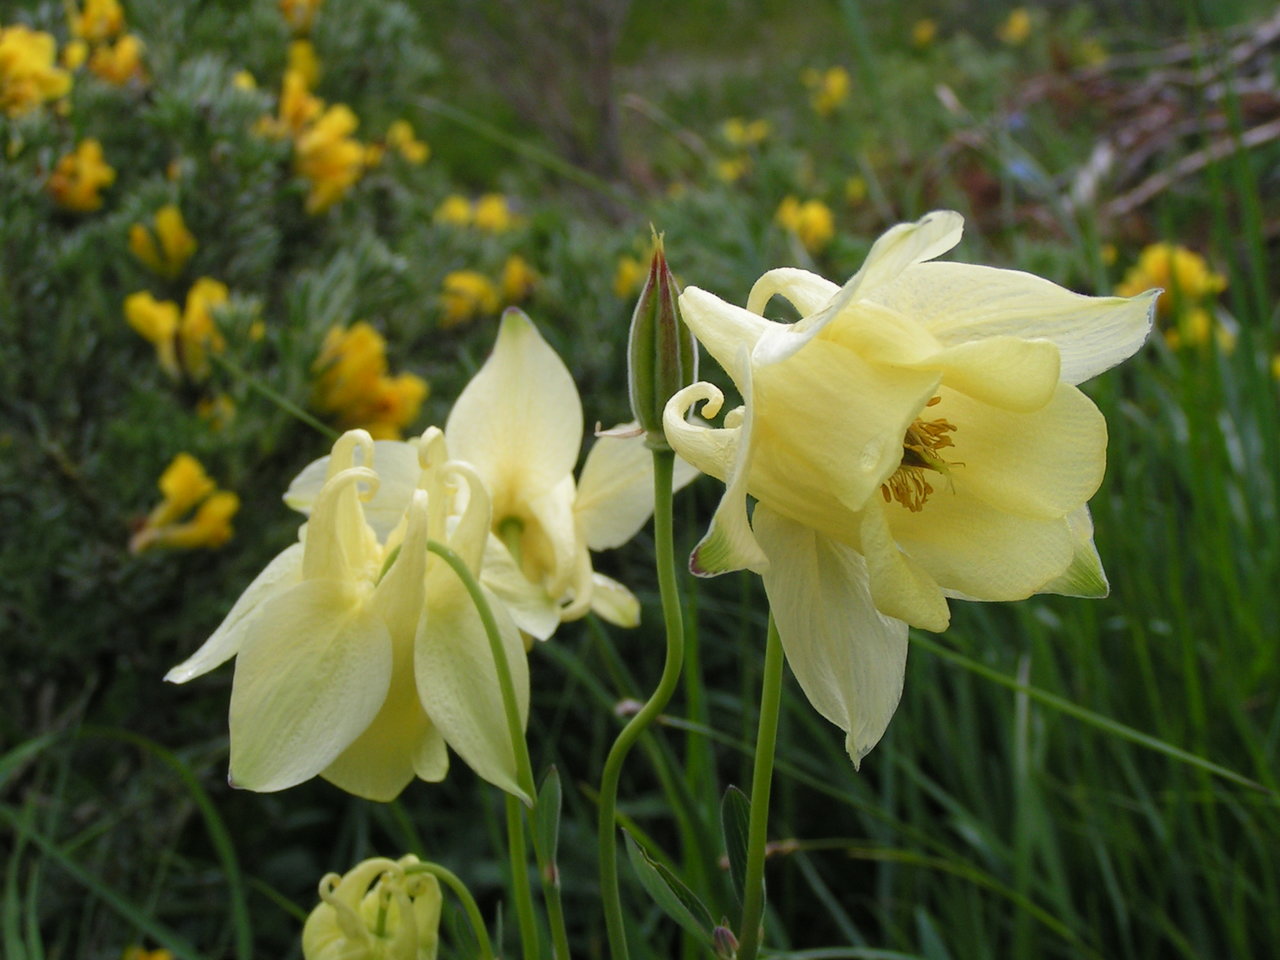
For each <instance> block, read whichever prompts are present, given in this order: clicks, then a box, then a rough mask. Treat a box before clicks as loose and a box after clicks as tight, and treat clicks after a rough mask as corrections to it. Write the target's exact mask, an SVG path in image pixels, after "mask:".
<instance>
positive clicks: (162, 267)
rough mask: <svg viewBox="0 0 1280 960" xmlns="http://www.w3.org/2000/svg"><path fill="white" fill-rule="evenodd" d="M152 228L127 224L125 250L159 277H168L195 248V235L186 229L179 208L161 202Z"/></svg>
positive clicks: (190, 255) (183, 263) (188, 257)
mask: <svg viewBox="0 0 1280 960" xmlns="http://www.w3.org/2000/svg"><path fill="white" fill-rule="evenodd" d="M153 224H154V228H149V227H147V226H146V225H145V224H141V223H135V224H133V225H132V226H131V227H129V252H130V253H132V254H133V255H134V256H135V257H137V258H138V259H139V260H140V261H141V262H142V263H143V264H144V265H146V266H147V267H148V268H150V269H151V270H153V271H154V272H155V273H158V274H159V275H160V276H162V277H166V278H168V279H170V280H172V279H173V278H174V277H176V276H177V275H178V274H180V273H181V272H182V268H183V267H185V266H186V265H187V261H188V260H190V259H191V257H192V256H193V255H194V254H195V252H196V247H197V246H198V244H197V243H196V238H195V236H194V235H192V233H191V231H190V230H188V229H187V224H186V222H185V221H184V220H183V219H182V211H181V210H180V209H178V207H176V206H175V205H173V204H171V203H169V204H165V205H164V206H163V207H161V208H160V209H159V210H157V211H156V215H155V218H154V220H153Z"/></svg>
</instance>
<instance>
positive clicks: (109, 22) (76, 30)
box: [68, 0, 124, 43]
mask: <svg viewBox="0 0 1280 960" xmlns="http://www.w3.org/2000/svg"><path fill="white" fill-rule="evenodd" d="M68 10H69V13H70V24H69V25H70V28H71V35H72V36H73V37H76V38H77V39H79V40H84V41H86V42H88V43H102V42H103V41H105V40H110V39H111V38H112V37H114V36H116V35H117V34H119V33H121V32H123V30H124V10H123V9H122V8H121V6H120V3H119V0H85V2H84V6H83V7H82V8H81V9H79V10H77V9H76V8H75V6H74V5H72V6H69V7H68Z"/></svg>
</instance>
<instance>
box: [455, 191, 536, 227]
mask: <svg viewBox="0 0 1280 960" xmlns="http://www.w3.org/2000/svg"><path fill="white" fill-rule="evenodd" d="M435 221H436V223H444V224H448V225H450V226H455V227H472V228H474V229H476V230H479V231H481V232H482V233H506V232H507V231H508V230H511V229H513V228H514V227H515V226H516V225H517V224H518V223H519V222H520V218H519V217H518V216H516V213H515V211H514V210H512V209H511V204H510V202H509V201H508V200H507V198H506V197H505V196H503V195H502V194H500V193H486V194H483V195H481V196H479V197H477V198H476V199H475V200H474V201H473V200H470V199H468V198H467V197H465V196H463V195H462V194H460V193H451V194H449V196H447V197H445V198H444V200H443V201H441V203H440V205H439V206H438V207H436V212H435Z"/></svg>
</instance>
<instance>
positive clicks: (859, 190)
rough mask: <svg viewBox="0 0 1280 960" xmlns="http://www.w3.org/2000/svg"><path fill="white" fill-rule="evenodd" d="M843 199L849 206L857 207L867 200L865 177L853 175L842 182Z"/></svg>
mask: <svg viewBox="0 0 1280 960" xmlns="http://www.w3.org/2000/svg"><path fill="white" fill-rule="evenodd" d="M844 198H845V201H846V202H848V204H849V206H851V207H857V206H861V205H862V203H863V202H864V201H865V200H866V199H867V181H866V178H865V177H862V176H859V175H857V174H854V175H853V176H852V177H850V178H849V179H847V180H846V181H845V182H844Z"/></svg>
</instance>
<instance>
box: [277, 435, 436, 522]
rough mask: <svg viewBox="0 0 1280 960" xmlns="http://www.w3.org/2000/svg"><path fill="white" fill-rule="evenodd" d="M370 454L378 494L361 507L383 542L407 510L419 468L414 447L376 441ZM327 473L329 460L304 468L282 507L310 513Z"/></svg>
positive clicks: (415, 446)
mask: <svg viewBox="0 0 1280 960" xmlns="http://www.w3.org/2000/svg"><path fill="white" fill-rule="evenodd" d="M373 451H374V452H373V469H374V472H375V473H377V474H378V481H379V483H378V489H377V491H376V492H375V493H374V494H373V496H372V497H370V498H369V499H368V500H366V501H364V503H363V507H364V516H365V520H367V521H368V523H369V526H371V527H372V528H373V530H374V533H376V534H377V536H378V539H379V540H384V541H385V540H386V538H387V535H388V534H389V533H390V532H391V531H392V530H393V529H395V526H396V524H397V523H399V522H400V518H401V517H402V516H404V511H405V509H406V508H407V507H408V506H409V500H410V499H411V498H412V497H413V491H414V490H415V489H417V486H418V477H419V475H420V474H421V467H420V466H419V465H418V448H417V444H415V443H405V442H402V441H399V440H375V441H374V442H373ZM328 470H329V457H321V458H320V459H319V460H316V461H313V462H312V463H309V464H307V466H306V467H304V468H303V470H302V472H301V473H299V474H298V475H297V476H296V477H294V479H293V482H292V483H290V484H289V489H288V490H287V491H286V492H285V495H284V502H285V504H286V505H287V506H289V507H290V508H291V509H294V510H297V511H298V512H299V513H305V514H309V513H311V507H312V505H313V504H314V503H315V499H316V497H317V496H319V495H320V489H321V488H322V487H323V486H324V481H325V477H326V475H327V473H328Z"/></svg>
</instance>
